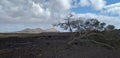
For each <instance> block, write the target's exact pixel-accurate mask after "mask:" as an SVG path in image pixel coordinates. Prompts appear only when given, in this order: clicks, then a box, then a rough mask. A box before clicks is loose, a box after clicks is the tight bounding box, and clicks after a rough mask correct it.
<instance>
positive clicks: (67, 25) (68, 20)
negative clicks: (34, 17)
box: [53, 14, 73, 32]
mask: <svg viewBox="0 0 120 58" xmlns="http://www.w3.org/2000/svg"><path fill="white" fill-rule="evenodd" d="M72 16H73V15H72V14H70V15H69V16H68V17H67V18H66V19H64V20H65V22H62V23H58V24H53V25H54V26H60V27H61V28H63V29H64V30H69V32H73V29H72V22H71V17H72Z"/></svg>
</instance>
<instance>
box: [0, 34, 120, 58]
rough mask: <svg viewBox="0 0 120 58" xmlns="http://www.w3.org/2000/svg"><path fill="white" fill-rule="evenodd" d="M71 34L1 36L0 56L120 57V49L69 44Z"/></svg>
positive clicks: (13, 57) (41, 57)
mask: <svg viewBox="0 0 120 58" xmlns="http://www.w3.org/2000/svg"><path fill="white" fill-rule="evenodd" d="M70 36H72V34H70V33H69V34H68V33H44V34H37V35H36V36H31V35H30V36H26V37H24V36H19V37H18V36H17V37H16V36H14V37H5V38H0V58H120V50H111V49H106V48H102V47H96V46H89V45H90V44H88V45H86V44H85V43H74V44H73V45H70V46H69V45H67V42H68V41H69V40H70V38H71V37H70Z"/></svg>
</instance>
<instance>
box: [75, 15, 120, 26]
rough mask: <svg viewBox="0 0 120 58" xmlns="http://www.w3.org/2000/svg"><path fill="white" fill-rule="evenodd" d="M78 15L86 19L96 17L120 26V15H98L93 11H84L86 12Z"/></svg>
mask: <svg viewBox="0 0 120 58" xmlns="http://www.w3.org/2000/svg"><path fill="white" fill-rule="evenodd" d="M76 16H77V17H82V18H85V19H88V18H96V19H98V20H99V21H101V22H105V23H107V24H112V25H115V26H116V27H117V28H120V26H119V23H120V17H119V16H118V17H114V16H105V15H97V14H93V13H84V14H76Z"/></svg>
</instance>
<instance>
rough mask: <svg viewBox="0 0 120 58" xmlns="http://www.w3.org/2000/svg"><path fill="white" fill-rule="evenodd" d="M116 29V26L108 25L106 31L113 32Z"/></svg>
mask: <svg viewBox="0 0 120 58" xmlns="http://www.w3.org/2000/svg"><path fill="white" fill-rule="evenodd" d="M114 29H115V26H114V25H108V26H107V27H106V28H105V30H106V31H111V30H114Z"/></svg>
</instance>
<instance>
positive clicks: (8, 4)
mask: <svg viewBox="0 0 120 58" xmlns="http://www.w3.org/2000/svg"><path fill="white" fill-rule="evenodd" d="M71 2H72V0H0V23H52V22H54V21H59V20H60V19H61V18H62V17H64V15H65V14H67V13H68V12H69V9H70V8H71V7H72V6H71Z"/></svg>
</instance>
